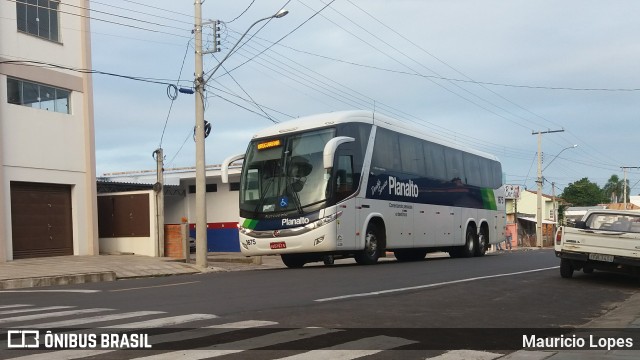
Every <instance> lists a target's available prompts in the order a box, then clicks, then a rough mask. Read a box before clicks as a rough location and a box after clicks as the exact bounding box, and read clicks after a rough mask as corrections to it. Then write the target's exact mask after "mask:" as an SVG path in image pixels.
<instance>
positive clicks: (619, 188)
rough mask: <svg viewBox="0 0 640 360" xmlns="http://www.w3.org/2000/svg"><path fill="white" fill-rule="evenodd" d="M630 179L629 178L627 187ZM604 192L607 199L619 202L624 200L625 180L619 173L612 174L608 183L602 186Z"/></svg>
mask: <svg viewBox="0 0 640 360" xmlns="http://www.w3.org/2000/svg"><path fill="white" fill-rule="evenodd" d="M628 186H629V181H628V180H627V188H628ZM602 192H603V195H604V198H605V199H609V202H612V203H619V202H624V199H623V196H624V195H623V194H624V180H621V179H620V178H619V177H618V175H611V177H610V178H609V180H607V183H606V184H605V185H604V187H603V188H602ZM628 201H629V194H627V202H628Z"/></svg>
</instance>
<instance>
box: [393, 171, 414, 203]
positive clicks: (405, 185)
mask: <svg viewBox="0 0 640 360" xmlns="http://www.w3.org/2000/svg"><path fill="white" fill-rule="evenodd" d="M389 195H398V196H409V197H414V198H417V197H418V195H419V192H418V185H416V184H414V183H413V181H411V180H409V181H408V182H404V181H398V179H396V178H395V177H394V176H389Z"/></svg>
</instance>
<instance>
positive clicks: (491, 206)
mask: <svg viewBox="0 0 640 360" xmlns="http://www.w3.org/2000/svg"><path fill="white" fill-rule="evenodd" d="M482 204H483V205H484V208H485V209H488V210H498V207H497V206H496V197H495V196H494V195H493V189H482Z"/></svg>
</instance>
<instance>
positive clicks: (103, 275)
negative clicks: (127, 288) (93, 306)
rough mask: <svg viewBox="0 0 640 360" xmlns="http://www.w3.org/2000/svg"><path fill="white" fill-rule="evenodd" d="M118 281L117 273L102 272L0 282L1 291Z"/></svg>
mask: <svg viewBox="0 0 640 360" xmlns="http://www.w3.org/2000/svg"><path fill="white" fill-rule="evenodd" d="M116 279H117V278H116V273H115V272H113V271H102V272H92V273H84V274H73V275H56V276H39V277H32V278H22V279H8V280H0V290H9V289H22V288H30V287H42V286H54V285H71V284H84V283H92V282H103V281H115V280H116Z"/></svg>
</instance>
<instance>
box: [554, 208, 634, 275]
mask: <svg viewBox="0 0 640 360" xmlns="http://www.w3.org/2000/svg"><path fill="white" fill-rule="evenodd" d="M554 247H555V252H556V256H557V257H559V258H560V276H562V277H563V278H570V277H572V276H573V272H574V271H577V270H581V269H582V271H583V272H584V273H587V274H588V273H591V272H593V270H594V269H597V270H605V271H623V272H628V273H631V274H635V275H638V274H640V212H637V211H630V210H589V211H588V212H587V213H586V214H585V215H584V217H583V218H582V220H581V221H577V222H576V225H575V227H574V228H572V227H567V226H561V227H559V228H558V231H557V232H556V238H555V246H554Z"/></svg>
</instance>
